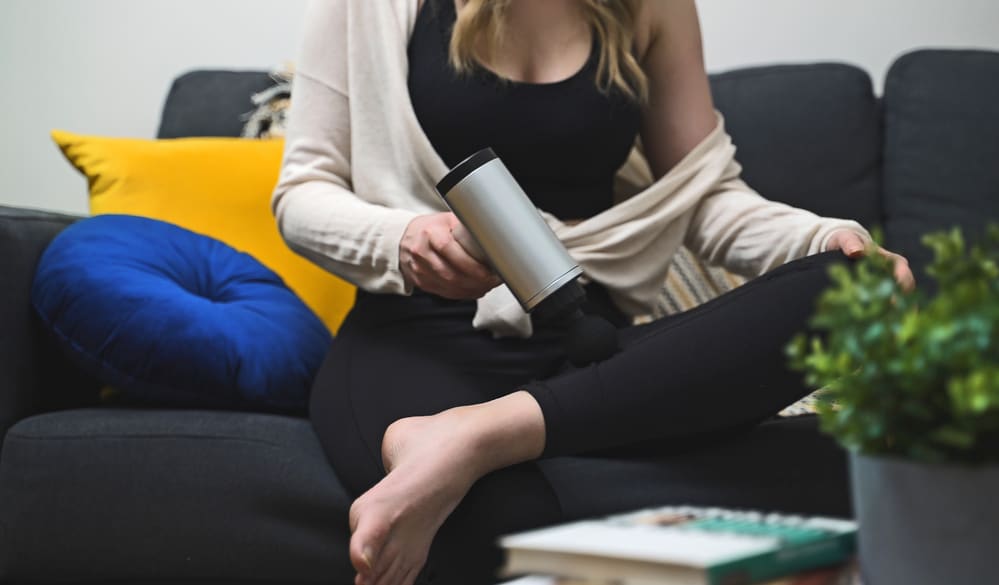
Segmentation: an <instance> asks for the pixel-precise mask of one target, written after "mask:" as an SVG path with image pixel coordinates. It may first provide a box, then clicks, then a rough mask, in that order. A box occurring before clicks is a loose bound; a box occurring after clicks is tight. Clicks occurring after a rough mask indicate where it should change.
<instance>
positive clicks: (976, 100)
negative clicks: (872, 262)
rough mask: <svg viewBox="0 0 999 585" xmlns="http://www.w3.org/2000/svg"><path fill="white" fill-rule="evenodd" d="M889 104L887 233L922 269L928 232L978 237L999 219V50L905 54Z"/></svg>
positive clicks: (888, 87) (888, 86) (889, 85)
mask: <svg viewBox="0 0 999 585" xmlns="http://www.w3.org/2000/svg"><path fill="white" fill-rule="evenodd" d="M884 103H885V127H886V136H885V140H886V144H885V164H884V168H885V208H886V211H887V216H888V217H887V225H886V234H885V235H886V237H887V243H888V245H889V246H890V247H891V248H893V249H895V250H897V251H898V252H900V253H902V254H905V255H906V256H908V257H909V260H910V262H911V263H912V264H913V266H914V267H915V268H916V269H917V270H920V271H921V270H922V268H923V267H925V265H926V264H927V262H928V261H929V260H930V258H931V256H932V254H931V252H930V250H929V249H928V248H926V247H925V246H923V245H922V243H921V238H922V236H923V235H924V234H926V233H927V232H931V231H934V230H939V229H948V228H951V227H953V226H964V228H965V232H966V234H967V235H968V236H970V237H972V238H973V237H975V235H976V234H980V233H982V229H983V227H984V226H985V224H986V223H987V222H989V221H999V138H997V137H999V53H995V52H986V51H919V52H916V53H911V54H909V55H906V56H904V57H902V58H901V59H899V60H898V61H897V62H896V63H895V65H894V66H893V67H892V68H891V71H890V72H889V73H888V79H887V81H886V83H885V98H884ZM917 277H918V274H917ZM924 281H925V279H924Z"/></svg>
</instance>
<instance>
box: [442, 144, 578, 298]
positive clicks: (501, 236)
mask: <svg viewBox="0 0 999 585" xmlns="http://www.w3.org/2000/svg"><path fill="white" fill-rule="evenodd" d="M443 195H444V200H445V201H447V203H448V205H449V206H450V207H451V210H452V211H454V214H455V215H456V216H458V219H459V220H461V223H462V224H464V226H465V228H466V229H467V230H468V232H469V233H470V234H471V235H472V237H473V238H474V239H475V242H476V243H477V244H478V245H479V247H480V248H481V249H482V251H483V252H484V254H485V256H486V259H487V260H488V261H489V263H490V264H491V265H492V266H493V268H494V269H495V270H496V273H497V274H499V275H500V277H501V278H502V279H503V281H504V282H506V284H507V286H509V287H510V290H511V291H512V292H513V294H514V296H515V297H517V300H518V301H519V302H520V305H521V307H523V308H524V310H525V311H531V310H532V309H534V308H535V307H536V306H537V305H538V304H539V303H540V302H541V301H543V300H545V298H547V297H548V295H550V294H551V293H553V292H555V291H556V290H558V289H559V288H560V287H562V285H564V284H566V283H568V282H571V281H572V280H573V279H574V278H576V277H578V276H579V275H581V274H582V273H583V270H582V269H581V268H580V267H579V265H578V264H576V262H575V261H573V259H572V257H571V256H569V253H568V252H567V251H566V249H565V246H563V245H562V242H560V241H559V239H558V238H557V237H555V233H554V232H553V231H552V230H551V228H550V227H548V224H547V223H545V220H544V219H543V218H542V217H541V214H540V213H538V210H537V208H536V207H535V206H534V204H533V203H531V200H530V199H528V198H527V195H526V194H525V193H524V190H523V189H521V188H520V185H519V184H517V181H516V179H514V178H513V175H511V174H510V171H508V170H507V168H506V165H504V164H503V161H501V160H500V159H498V158H497V159H493V160H491V161H489V162H487V163H486V164H484V165H482V166H480V167H479V168H477V169H476V170H474V171H472V172H471V173H470V174H469V175H468V176H467V177H465V178H464V179H462V180H461V181H460V182H459V183H458V184H457V185H455V186H454V187H453V188H452V189H451V190H450V191H448V192H447V193H444V194H443Z"/></svg>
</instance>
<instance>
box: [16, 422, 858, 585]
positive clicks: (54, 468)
mask: <svg viewBox="0 0 999 585" xmlns="http://www.w3.org/2000/svg"><path fill="white" fill-rule="evenodd" d="M543 469H544V472H545V475H546V477H548V479H549V481H550V482H551V483H552V485H553V486H554V487H555V491H556V494H557V495H558V497H559V499H560V501H561V503H562V508H563V512H564V513H565V518H566V519H575V518H581V517H587V516H593V515H598V514H607V513H613V512H619V511H623V510H629V509H633V508H635V507H640V506H646V505H662V504H703V505H728V506H747V507H752V508H762V509H780V510H784V511H787V512H794V513H803V514H817V513H822V514H832V515H839V516H848V515H849V502H848V498H847V493H848V490H847V483H848V480H847V477H846V474H845V473H846V465H845V457H844V455H843V453H842V451H841V450H840V449H839V448H838V447H837V446H836V445H835V444H834V443H833V442H832V441H831V440H829V439H827V438H825V437H823V436H821V435H819V434H818V433H817V432H816V430H815V424H814V420H813V419H797V420H790V421H774V422H771V423H767V424H764V425H763V426H761V427H759V428H757V429H753V430H751V431H748V432H747V433H746V434H745V435H743V436H741V437H740V438H739V440H737V441H726V442H724V443H719V444H717V445H713V446H709V447H707V448H705V449H703V450H698V451H696V452H685V453H676V454H674V455H670V456H663V455H658V456H654V457H653V456H649V457H631V458H627V459H620V458H617V459H610V458H600V457H573V458H563V459H552V460H548V461H546V462H545V463H544V464H543ZM0 502H4V505H3V506H0V527H3V529H2V530H0V575H6V576H7V577H8V578H9V579H12V580H13V581H15V582H16V581H17V580H19V579H24V580H38V581H40V582H57V581H64V580H73V581H77V580H81V581H87V580H94V581H98V580H118V581H123V582H128V583H146V582H152V581H157V582H159V581H167V582H170V581H177V582H181V581H184V582H186V581H188V580H191V581H194V580H203V581H206V582H221V581H236V582H240V581H244V580H245V581H246V582H250V581H253V582H274V583H332V584H334V585H339V584H344V585H346V584H348V583H352V582H353V581H352V580H353V572H352V571H351V569H350V565H349V561H348V558H347V538H348V533H347V530H346V526H347V511H348V509H349V506H350V498H349V496H348V495H347V493H346V492H345V491H344V489H343V488H342V487H341V486H340V484H339V482H338V480H337V478H336V475H335V473H334V471H333V470H332V469H331V468H330V466H329V465H328V464H327V462H326V459H325V457H324V455H323V453H322V450H321V449H320V447H319V444H318V441H317V440H316V438H315V434H314V433H313V431H312V428H311V426H310V425H309V423H308V422H307V421H305V420H303V419H295V418H287V417H281V416H270V415H260V414H247V413H232V412H206V411H175V410H136V409H109V408H102V409H79V410H73V411H66V412H59V413H54V414H46V415H40V416H35V417H31V418H28V419H25V420H23V421H21V422H20V423H19V424H17V425H16V426H15V427H14V428H13V429H11V431H10V433H9V436H8V440H7V444H6V445H5V446H4V453H3V457H2V459H0ZM482 503H483V504H484V505H485V506H486V508H488V505H489V504H488V502H482ZM473 514H474V517H473V518H472V520H473V522H471V524H472V525H473V526H474V527H475V530H476V532H477V534H476V535H473V534H464V535H463V536H462V537H461V538H460V539H455V541H456V542H458V545H456V547H457V548H461V547H462V546H465V547H467V546H468V543H470V542H475V540H476V539H478V540H479V542H478V545H479V546H476V547H469V550H468V551H467V552H462V551H460V550H455V549H451V550H447V551H443V554H444V555H445V556H448V557H450V556H452V555H454V556H456V557H457V556H458V555H459V554H460V555H461V556H462V558H463V559H465V560H464V561H462V562H457V561H454V562H448V563H445V567H444V572H442V574H440V575H439V576H438V577H439V580H440V581H442V582H461V583H479V582H482V583H488V582H491V580H492V575H491V574H490V573H489V572H488V571H487V569H488V568H489V567H491V566H494V565H495V563H496V559H495V558H492V557H493V556H494V555H495V553H492V552H490V553H488V554H485V553H486V550H487V549H488V546H487V542H483V539H486V540H487V541H488V542H491V541H492V539H493V538H494V535H495V534H496V533H498V532H501V530H499V529H498V528H497V527H496V526H491V525H490V522H496V523H502V522H503V521H504V519H505V518H501V517H497V516H496V515H490V514H488V513H486V512H481V513H477V514H476V513H474V512H473ZM490 519H492V520H490ZM502 525H503V526H506V524H502ZM56 527H58V528H56ZM483 535H489V536H488V537H485V536H483ZM53 551H59V552H58V554H57V555H53ZM469 555H477V556H469ZM486 557H488V559H487V558H486ZM111 558H113V559H115V560H114V562H112V563H109V562H107V559H111ZM56 559H57V560H58V562H53V561H54V560H56ZM470 559H475V560H476V562H465V561H470ZM490 561H492V562H490ZM451 572H453V573H454V574H453V575H451ZM451 576H453V577H454V580H450V579H449V577H451ZM469 579H471V580H469Z"/></svg>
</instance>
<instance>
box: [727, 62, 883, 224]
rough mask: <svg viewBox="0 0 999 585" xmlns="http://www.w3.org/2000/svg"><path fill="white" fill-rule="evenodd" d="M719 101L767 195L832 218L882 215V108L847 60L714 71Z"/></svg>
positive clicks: (743, 159)
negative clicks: (830, 62)
mask: <svg viewBox="0 0 999 585" xmlns="http://www.w3.org/2000/svg"><path fill="white" fill-rule="evenodd" d="M711 85H712V90H713V94H714V98H715V105H716V107H717V108H718V109H719V110H720V111H721V112H722V114H724V115H725V121H726V125H727V127H728V130H729V133H730V134H731V135H732V138H733V140H734V141H735V144H736V146H737V147H738V152H737V153H736V158H737V159H738V160H739V162H740V163H742V165H743V167H744V173H743V177H744V178H745V179H746V182H747V183H749V184H750V185H751V186H752V187H753V188H755V189H756V190H757V191H759V192H760V193H761V194H762V195H763V196H764V197H766V198H768V199H772V200H774V201H782V202H784V203H788V204H790V205H794V206H796V207H802V208H804V209H809V210H811V211H814V212H815V213H818V214H819V215H824V216H829V217H842V218H848V219H855V220H857V221H859V222H860V223H862V224H864V225H865V226H873V225H876V224H879V223H880V222H881V205H880V199H881V142H882V137H881V112H880V109H879V106H878V102H877V100H876V99H875V97H874V90H873V87H872V84H871V79H870V77H869V76H868V75H867V73H866V72H864V71H863V70H862V69H858V68H857V67H853V66H850V65H839V64H818V65H781V66H772V67H759V68H752V69H743V70H739V71H733V72H729V73H722V74H719V75H715V76H712V79H711Z"/></svg>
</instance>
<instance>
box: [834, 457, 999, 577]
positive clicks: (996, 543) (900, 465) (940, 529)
mask: <svg viewBox="0 0 999 585" xmlns="http://www.w3.org/2000/svg"><path fill="white" fill-rule="evenodd" d="M851 465H852V477H853V480H852V481H853V505H854V510H855V511H856V514H857V519H858V521H859V522H860V534H859V540H860V564H861V571H862V573H863V579H864V585H964V584H968V585H978V584H982V585H984V584H986V583H999V466H997V465H992V466H986V467H978V468H975V467H962V466H952V465H929V464H922V463H914V462H910V461H905V460H901V459H890V458H881V457H869V456H866V455H857V454H854V455H853V456H852V457H851Z"/></svg>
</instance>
